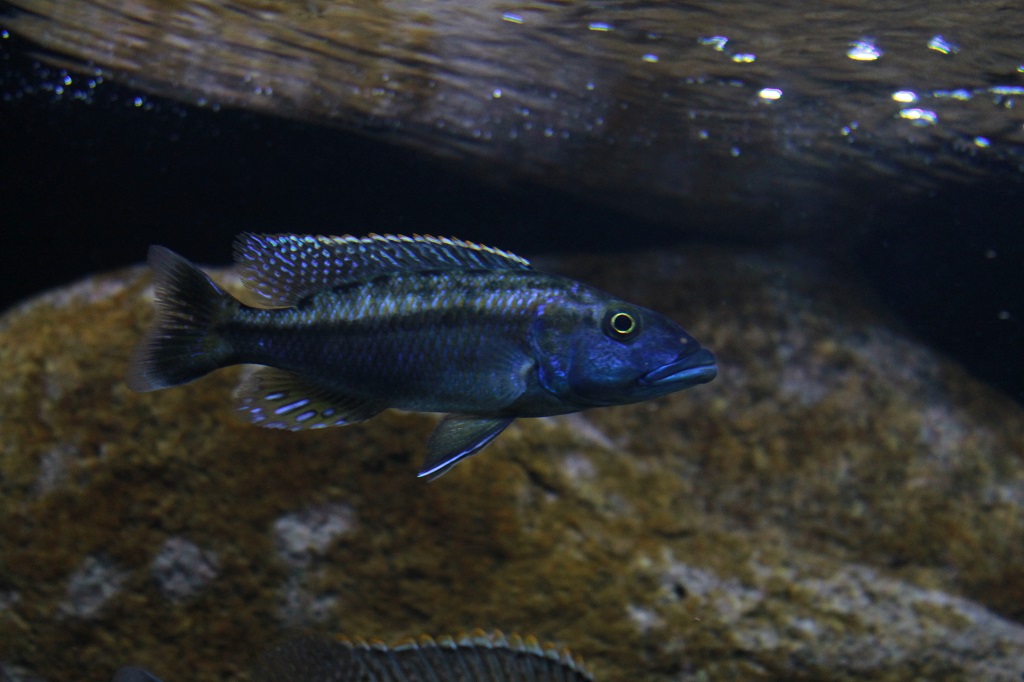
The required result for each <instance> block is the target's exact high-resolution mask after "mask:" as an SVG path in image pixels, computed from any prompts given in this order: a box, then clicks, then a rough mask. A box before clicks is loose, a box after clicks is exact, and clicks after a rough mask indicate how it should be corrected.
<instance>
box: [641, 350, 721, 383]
mask: <svg viewBox="0 0 1024 682" xmlns="http://www.w3.org/2000/svg"><path fill="white" fill-rule="evenodd" d="M717 374H718V366H717V365H716V364H715V354H714V353H712V352H711V351H709V350H708V349H707V348H701V349H700V350H699V351H697V352H696V353H690V354H688V355H687V356H686V357H682V358H679V359H678V360H676V361H675V362H670V363H668V364H667V365H662V366H661V367H659V368H658V369H656V370H654V371H652V372H648V373H647V374H645V375H644V376H642V377H640V382H641V383H643V384H646V385H648V386H666V385H672V386H673V387H678V388H687V387H689V386H696V385H697V384H704V383H707V382H709V381H711V380H712V379H714V378H715V376H716V375H717Z"/></svg>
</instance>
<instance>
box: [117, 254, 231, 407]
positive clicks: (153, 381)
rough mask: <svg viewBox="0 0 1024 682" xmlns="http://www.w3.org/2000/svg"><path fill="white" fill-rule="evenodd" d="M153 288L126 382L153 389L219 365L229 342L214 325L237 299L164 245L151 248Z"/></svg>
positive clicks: (135, 388)
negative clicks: (152, 311)
mask: <svg viewBox="0 0 1024 682" xmlns="http://www.w3.org/2000/svg"><path fill="white" fill-rule="evenodd" d="M149 264H150V266H152V268H153V287H154V289H155V291H156V301H155V308H156V318H155V319H154V321H153V327H152V329H150V330H149V332H148V333H147V334H146V337H145V338H144V339H142V341H141V342H140V343H139V345H138V347H137V348H136V349H135V354H134V356H133V357H132V360H131V363H130V364H129V366H128V374H127V376H126V377H125V383H127V384H128V388H130V389H132V390H133V391H155V390H157V389H160V388H167V387H168V386H177V385H178V384H184V383H187V382H189V381H192V380H193V379H198V378H199V377H201V376H203V375H204V374H206V373H208V372H212V371H213V370H215V369H218V368H220V367H223V366H224V365H225V364H226V360H227V358H228V355H229V353H230V347H229V344H228V343H227V341H226V340H225V339H223V338H222V337H221V336H220V335H219V334H218V333H217V325H218V323H219V322H221V321H222V320H224V319H226V318H227V317H228V316H229V315H230V314H231V309H232V307H233V306H234V305H236V303H235V301H234V299H233V298H231V296H229V295H228V294H227V293H226V292H225V291H224V290H223V289H221V288H220V287H218V286H217V285H216V284H214V283H213V280H211V279H210V278H209V277H207V275H206V273H204V272H203V271H202V270H200V269H199V268H197V267H196V266H195V265H193V264H192V263H190V262H188V261H187V260H185V259H184V258H182V257H181V256H179V255H178V254H176V253H174V252H173V251H171V250H170V249H167V248H164V247H163V246H151V247H150V248H149Z"/></svg>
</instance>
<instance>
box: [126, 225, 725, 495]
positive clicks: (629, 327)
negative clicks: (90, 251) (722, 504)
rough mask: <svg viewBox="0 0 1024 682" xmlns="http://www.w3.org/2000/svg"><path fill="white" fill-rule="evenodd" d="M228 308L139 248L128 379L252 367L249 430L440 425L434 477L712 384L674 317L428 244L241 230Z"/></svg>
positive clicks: (465, 248) (451, 246) (515, 261)
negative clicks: (574, 420)
mask: <svg viewBox="0 0 1024 682" xmlns="http://www.w3.org/2000/svg"><path fill="white" fill-rule="evenodd" d="M234 255H235V264H236V268H237V271H238V274H239V276H240V278H241V280H242V282H243V284H244V285H245V286H246V288H247V290H248V291H249V292H251V294H252V295H253V296H254V298H255V300H256V301H258V305H256V306H250V305H246V304H244V303H242V302H241V301H240V300H238V299H236V298H234V297H233V296H231V295H230V294H228V293H227V292H226V291H224V290H223V289H222V288H221V287H220V286H218V285H217V284H216V283H214V282H213V280H212V279H210V277H209V276H208V275H207V274H206V273H204V272H203V271H202V270H201V269H199V268H198V267H196V266H195V265H194V264H192V263H191V262H189V261H188V260H186V259H185V258H184V257H182V256H180V255H178V254H176V253H174V252H173V251H171V250H170V249H167V248H165V247H162V246H155V245H154V246H151V247H150V249H149V264H150V266H151V268H152V270H153V278H154V279H153V282H154V284H153V286H154V292H155V294H154V307H155V316H154V317H155V319H154V323H153V325H152V327H151V328H150V330H149V331H148V332H147V334H146V335H145V337H144V338H143V339H142V340H141V341H140V343H139V345H138V347H137V349H136V351H135V353H134V355H133V357H132V359H131V361H130V363H129V367H128V372H127V375H126V383H127V385H128V386H129V387H130V388H131V389H133V390H135V391H142V392H144V391H155V390H159V389H164V388H168V387H172V386H178V385H181V384H185V383H188V382H190V381H193V380H195V379H198V378H200V377H202V376H204V375H206V374H208V373H210V372H212V371H214V370H217V369H220V368H222V367H227V366H230V365H237V364H249V365H259V366H261V367H259V368H258V369H255V370H254V371H251V372H250V373H249V374H248V375H246V376H245V377H244V378H243V380H242V381H241V382H240V384H239V386H238V388H237V389H236V391H235V394H234V402H235V406H236V408H237V410H238V412H239V414H240V415H241V416H242V417H243V418H247V419H248V420H249V421H250V422H252V423H254V424H257V425H259V426H263V427H268V428H280V429H291V430H307V429H319V428H324V427H330V426H341V425H345V424H353V423H357V422H362V421H365V420H367V419H370V418H371V417H373V416H375V415H377V414H379V413H380V412H382V411H383V410H384V409H387V408H397V409H401V410H406V411H413V412H440V413H444V417H443V418H442V419H441V421H440V423H439V424H438V426H437V427H436V428H435V430H434V431H433V433H432V434H431V435H430V437H429V439H428V441H427V455H426V457H425V459H424V462H423V465H422V467H421V469H420V471H419V474H418V475H419V476H420V477H426V478H428V479H434V478H437V477H438V476H440V475H442V474H444V473H445V472H447V471H449V470H450V469H451V468H452V467H453V466H455V465H456V464H457V463H458V462H460V461H462V460H464V459H465V458H467V457H469V456H470V455H473V454H474V453H476V452H478V451H479V450H480V449H482V448H483V447H484V446H486V445H487V444H488V443H490V442H492V441H493V440H494V439H495V438H496V437H497V436H498V435H499V434H500V433H501V432H502V431H503V430H504V429H505V428H506V427H508V426H509V424H511V423H512V422H513V421H514V420H515V419H518V418H521V417H546V416H552V415H558V414H567V413H571V412H578V411H581V410H585V409H588V408H592V407H603V406H612V405H623V404H627V403H635V402H639V401H643V400H648V399H651V398H656V397H659V396H663V395H666V394H669V393H673V392H675V391H679V390H682V389H685V388H688V387H691V386H695V385H697V384H702V383H705V382H708V381H711V380H712V379H713V378H714V377H715V375H716V374H717V371H718V369H717V364H716V360H715V356H714V354H713V353H712V352H711V351H709V350H708V349H706V348H703V347H702V346H701V345H700V343H698V342H697V341H696V340H695V339H694V338H693V337H692V336H690V335H689V334H688V333H686V331H684V330H683V328H682V327H680V326H679V325H678V324H676V323H675V322H673V321H671V320H669V319H668V318H666V317H665V316H663V315H661V314H659V313H657V312H654V311H652V310H649V309H646V308H643V307H641V306H638V305H634V304H632V303H628V302H626V301H623V300H621V299H619V298H617V297H615V296H613V295H611V294H608V293H606V292H604V291H601V290H600V289H597V288H595V287H592V286H589V285H587V284H584V283H582V282H577V281H575V280H572V279H570V278H567V277H562V276H559V275H554V274H548V273H545V272H541V271H539V270H536V269H534V268H533V267H532V266H531V265H530V263H529V261H527V260H526V259H525V258H522V257H520V256H517V255H515V254H513V253H511V252H508V251H503V250H501V249H497V248H494V247H489V246H483V245H480V244H476V243H473V242H468V241H462V240H460V239H455V238H444V237H442V238H438V237H433V236H429V235H425V236H421V235H413V236H404V235H391V234H385V235H379V234H370V235H368V236H364V237H356V236H352V235H345V236H340V237H335V236H322V235H296V234H253V233H245V234H241V235H239V236H238V237H237V238H236V240H235V246H234Z"/></svg>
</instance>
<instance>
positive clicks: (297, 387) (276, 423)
mask: <svg viewBox="0 0 1024 682" xmlns="http://www.w3.org/2000/svg"><path fill="white" fill-rule="evenodd" d="M234 399H235V406H236V407H237V408H238V410H239V411H240V412H243V413H245V416H246V417H247V418H248V419H249V421H251V422H252V423H253V424H256V425H257V426H263V427H266V428H270V429H290V430H292V431H304V430H307V429H322V428H325V427H328V426H343V425H345V424H354V423H356V422H361V421H365V420H367V419H369V418H370V417H373V416H375V415H377V414H379V413H380V412H381V411H382V410H384V409H385V408H386V407H387V405H384V404H382V403H380V402H377V401H373V400H367V399H365V398H361V397H358V396H350V395H344V394H341V393H337V392H334V391H331V390H330V389H327V388H324V387H322V386H319V385H317V384H314V383H312V382H311V381H309V380H307V379H305V378H304V377H303V376H301V375H299V374H294V373H292V372H286V371H284V370H280V369H275V368H273V367H261V368H260V369H257V370H255V371H253V372H252V373H251V374H249V375H248V376H246V377H245V378H244V379H243V380H242V382H241V383H240V384H239V385H238V388H236V389H235V393H234Z"/></svg>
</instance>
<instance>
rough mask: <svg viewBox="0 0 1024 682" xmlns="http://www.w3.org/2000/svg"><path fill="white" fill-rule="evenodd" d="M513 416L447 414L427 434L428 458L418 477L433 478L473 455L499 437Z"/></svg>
mask: <svg viewBox="0 0 1024 682" xmlns="http://www.w3.org/2000/svg"><path fill="white" fill-rule="evenodd" d="M513 419H514V418H513V417H474V416H472V415H467V414H449V415H445V418H444V419H443V420H441V423H440V424H438V425H437V428H436V429H434V433H432V434H430V440H429V441H427V450H428V454H427V458H426V459H425V460H424V461H423V468H422V469H420V473H419V474H418V476H420V477H421V478H423V477H426V478H427V480H431V481H432V480H434V479H435V478H438V477H439V476H441V475H443V474H444V473H445V472H447V471H448V470H449V469H451V468H452V467H453V466H455V465H456V464H457V463H459V462H460V461H461V460H463V459H465V458H466V457H469V456H470V455H472V454H474V453H475V452H477V451H478V450H480V449H481V448H482V447H484V446H485V445H487V444H488V443H490V442H491V441H492V440H494V439H495V438H497V437H498V434H499V433H501V432H502V431H504V430H505V427H507V426H508V425H509V424H511V423H512V421H513Z"/></svg>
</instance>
